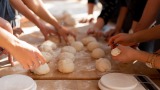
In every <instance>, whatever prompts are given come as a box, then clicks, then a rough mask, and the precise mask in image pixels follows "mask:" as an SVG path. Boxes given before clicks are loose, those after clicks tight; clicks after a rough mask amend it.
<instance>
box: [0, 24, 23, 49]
mask: <svg viewBox="0 0 160 90" xmlns="http://www.w3.org/2000/svg"><path fill="white" fill-rule="evenodd" d="M19 41H20V40H18V39H17V38H16V37H15V36H14V35H13V34H11V33H9V32H7V31H6V30H5V29H3V28H1V27H0V46H1V47H2V48H5V49H6V50H8V51H9V52H11V51H12V50H13V48H14V47H15V46H16V45H17V44H18V43H19Z"/></svg>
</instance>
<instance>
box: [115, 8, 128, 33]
mask: <svg viewBox="0 0 160 90" xmlns="http://www.w3.org/2000/svg"><path fill="white" fill-rule="evenodd" d="M127 11H128V8H127V7H121V9H120V12H119V16H118V20H117V23H116V28H115V29H116V30H118V31H121V29H122V26H123V22H124V20H125V17H126V14H127Z"/></svg>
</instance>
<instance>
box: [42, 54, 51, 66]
mask: <svg viewBox="0 0 160 90" xmlns="http://www.w3.org/2000/svg"><path fill="white" fill-rule="evenodd" d="M41 53H42V55H43V57H44V58H45V59H46V62H47V63H48V62H49V61H51V60H52V59H53V56H52V55H51V54H50V53H49V52H41Z"/></svg>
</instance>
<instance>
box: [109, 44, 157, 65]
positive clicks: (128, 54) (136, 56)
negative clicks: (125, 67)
mask: <svg viewBox="0 0 160 90" xmlns="http://www.w3.org/2000/svg"><path fill="white" fill-rule="evenodd" d="M117 48H118V49H120V51H121V53H120V54H119V55H118V56H112V59H114V60H118V61H121V62H130V61H135V60H138V61H140V62H144V63H148V61H150V60H149V58H153V57H152V56H153V55H154V54H151V53H147V52H144V51H139V50H135V49H133V48H131V47H126V46H122V45H119V46H118V47H117ZM153 59H154V62H153V64H154V66H155V68H160V56H159V55H158V56H157V57H155V58H153Z"/></svg>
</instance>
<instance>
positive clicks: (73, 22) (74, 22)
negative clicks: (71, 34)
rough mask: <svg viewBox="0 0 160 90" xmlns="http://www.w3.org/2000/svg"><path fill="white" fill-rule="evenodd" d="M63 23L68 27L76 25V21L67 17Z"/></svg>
mask: <svg viewBox="0 0 160 90" xmlns="http://www.w3.org/2000/svg"><path fill="white" fill-rule="evenodd" d="M64 23H65V24H67V25H69V26H74V25H76V20H75V19H74V18H73V17H72V16H67V17H66V18H65V19H64Z"/></svg>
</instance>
